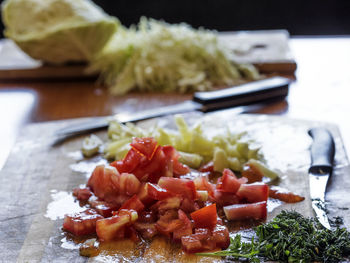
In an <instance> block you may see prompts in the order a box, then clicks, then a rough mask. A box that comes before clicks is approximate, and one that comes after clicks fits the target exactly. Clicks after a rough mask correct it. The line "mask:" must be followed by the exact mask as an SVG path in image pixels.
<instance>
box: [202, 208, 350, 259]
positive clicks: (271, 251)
mask: <svg viewBox="0 0 350 263" xmlns="http://www.w3.org/2000/svg"><path fill="white" fill-rule="evenodd" d="M254 231H255V235H256V237H255V239H254V237H253V238H252V240H251V242H247V243H245V242H242V241H241V236H240V235H236V237H235V238H234V239H231V245H230V246H229V248H228V249H227V250H224V251H218V252H214V253H200V254H199V255H205V256H231V257H233V258H234V259H243V258H246V259H248V260H249V261H251V262H259V257H262V258H266V259H269V260H276V261H280V262H313V261H318V262H339V261H341V260H344V259H346V258H347V257H349V256H350V233H349V232H348V231H347V230H346V229H345V228H339V227H337V228H336V229H335V230H328V229H325V228H324V227H323V226H322V225H321V224H320V223H319V222H318V221H316V220H315V219H313V218H305V217H303V216H302V215H301V214H299V213H297V212H295V211H282V212H281V213H280V214H279V215H278V216H276V217H275V218H274V219H273V220H272V221H271V222H269V223H267V224H263V225H260V226H258V227H256V228H255V229H254Z"/></svg>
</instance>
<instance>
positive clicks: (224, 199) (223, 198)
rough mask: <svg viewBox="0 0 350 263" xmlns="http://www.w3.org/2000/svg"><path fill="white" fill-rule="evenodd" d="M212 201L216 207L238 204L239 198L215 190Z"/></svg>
mask: <svg viewBox="0 0 350 263" xmlns="http://www.w3.org/2000/svg"><path fill="white" fill-rule="evenodd" d="M212 201H214V202H215V203H216V204H217V205H218V206H225V205H232V204H238V203H239V198H238V197H237V195H236V194H232V193H225V192H221V191H219V190H215V191H214V194H213V198H212Z"/></svg>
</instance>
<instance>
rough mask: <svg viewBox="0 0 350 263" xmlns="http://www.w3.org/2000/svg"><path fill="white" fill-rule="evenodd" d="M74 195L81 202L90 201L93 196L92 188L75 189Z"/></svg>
mask: <svg viewBox="0 0 350 263" xmlns="http://www.w3.org/2000/svg"><path fill="white" fill-rule="evenodd" d="M73 195H74V196H76V197H77V199H78V200H79V201H87V200H89V198H90V196H92V195H93V193H92V192H91V190H90V188H88V187H85V188H74V189H73Z"/></svg>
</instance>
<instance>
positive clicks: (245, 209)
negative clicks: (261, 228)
mask: <svg viewBox="0 0 350 263" xmlns="http://www.w3.org/2000/svg"><path fill="white" fill-rule="evenodd" d="M224 212H225V215H226V218H227V219H228V220H243V219H255V220H264V219H266V215H267V208H266V201H263V202H258V203H253V204H236V205H230V206H224Z"/></svg>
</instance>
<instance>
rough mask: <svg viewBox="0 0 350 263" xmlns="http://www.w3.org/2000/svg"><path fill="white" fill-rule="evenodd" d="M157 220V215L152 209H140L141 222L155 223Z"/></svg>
mask: <svg viewBox="0 0 350 263" xmlns="http://www.w3.org/2000/svg"><path fill="white" fill-rule="evenodd" d="M156 220H157V215H156V213H155V212H153V211H141V212H140V213H139V219H138V221H139V222H142V223H155V222H156Z"/></svg>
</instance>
